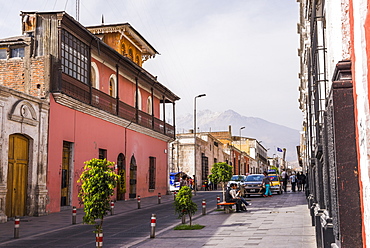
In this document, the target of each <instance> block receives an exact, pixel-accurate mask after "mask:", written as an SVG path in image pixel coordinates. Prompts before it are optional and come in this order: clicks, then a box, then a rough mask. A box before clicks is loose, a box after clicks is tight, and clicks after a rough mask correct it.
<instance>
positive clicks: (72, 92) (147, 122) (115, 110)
mask: <svg viewBox="0 0 370 248" xmlns="http://www.w3.org/2000/svg"><path fill="white" fill-rule="evenodd" d="M57 81H58V80H57ZM52 89H53V92H61V93H63V94H66V95H68V96H70V97H72V98H74V99H77V100H78V101H81V102H83V103H85V104H88V105H91V106H93V107H96V108H98V109H101V110H103V111H105V112H107V113H110V114H113V115H116V116H118V117H120V118H123V119H126V120H128V121H131V122H134V123H136V124H139V125H140V126H143V127H145V128H149V129H152V130H154V131H156V132H159V133H162V134H165V135H167V136H168V137H171V138H175V128H174V127H173V126H172V125H170V124H168V123H165V122H164V121H163V120H160V119H158V118H156V117H154V116H153V115H150V114H148V113H145V112H143V111H141V110H138V109H136V108H134V107H132V106H130V105H128V104H127V103H124V102H122V101H119V100H118V99H117V98H114V97H112V96H110V95H108V94H106V93H104V92H102V91H99V90H97V89H95V88H92V87H90V86H89V85H86V84H83V83H81V82H79V81H78V80H76V79H74V78H72V77H70V76H68V75H66V74H63V73H62V79H61V80H60V83H59V85H56V84H55V85H52Z"/></svg>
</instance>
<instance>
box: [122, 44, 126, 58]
mask: <svg viewBox="0 0 370 248" xmlns="http://www.w3.org/2000/svg"><path fill="white" fill-rule="evenodd" d="M121 54H122V55H123V56H126V46H125V44H124V43H122V44H121Z"/></svg>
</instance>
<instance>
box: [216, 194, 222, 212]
mask: <svg viewBox="0 0 370 248" xmlns="http://www.w3.org/2000/svg"><path fill="white" fill-rule="evenodd" d="M220 202H221V198H220V196H219V195H218V196H217V204H218V203H220ZM220 208H221V206H220V205H217V209H220Z"/></svg>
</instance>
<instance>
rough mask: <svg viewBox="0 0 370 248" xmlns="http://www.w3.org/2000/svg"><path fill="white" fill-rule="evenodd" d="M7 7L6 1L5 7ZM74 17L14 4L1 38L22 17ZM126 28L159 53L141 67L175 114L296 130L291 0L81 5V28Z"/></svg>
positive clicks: (70, 3)
mask: <svg viewBox="0 0 370 248" xmlns="http://www.w3.org/2000/svg"><path fill="white" fill-rule="evenodd" d="M3 1H4V0H3ZM60 10H65V11H66V12H67V13H68V14H70V15H71V16H73V17H76V0H32V1H26V0H11V1H7V2H6V4H3V5H2V7H1V8H0V38H5V37H10V36H17V35H20V34H21V22H20V16H19V13H20V11H60ZM102 15H104V22H105V24H113V23H126V22H128V23H130V24H131V25H132V26H133V27H134V28H135V29H136V30H137V31H138V32H140V33H141V35H142V36H143V37H144V38H145V39H146V40H147V41H148V42H149V43H150V44H151V45H152V46H153V47H154V48H155V49H156V50H157V51H158V52H159V53H160V55H157V56H156V57H155V58H154V59H151V60H150V61H147V62H146V63H144V68H145V69H146V70H148V71H149V72H150V73H151V74H153V75H156V76H158V81H159V82H161V83H162V84H164V85H165V86H166V87H168V88H169V89H170V90H172V91H173V92H174V93H175V94H177V95H178V96H179V97H180V98H181V100H180V101H178V102H177V104H176V106H177V107H176V111H177V115H183V114H187V113H193V103H194V97H195V96H197V95H199V94H203V93H205V94H207V96H206V97H204V98H201V99H198V100H197V110H199V111H200V110H203V109H209V110H211V111H213V112H222V111H226V110H229V109H232V110H234V111H236V112H238V113H239V114H241V115H244V116H248V117H259V118H262V119H265V120H267V121H270V122H274V123H277V124H281V125H284V126H288V127H291V128H294V129H298V130H300V126H301V123H302V114H301V112H300V110H299V109H298V97H299V94H298V84H299V81H298V78H297V74H298V70H299V60H298V56H297V48H298V35H297V33H296V30H297V29H296V27H297V24H296V23H297V22H298V4H297V2H296V1H295V0H223V1H221V0H80V12H79V21H80V22H81V23H82V24H83V25H85V26H90V25H99V24H101V19H102Z"/></svg>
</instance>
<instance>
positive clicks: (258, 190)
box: [244, 174, 264, 197]
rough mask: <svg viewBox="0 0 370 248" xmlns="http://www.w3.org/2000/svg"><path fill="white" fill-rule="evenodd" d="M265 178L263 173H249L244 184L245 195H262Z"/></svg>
mask: <svg viewBox="0 0 370 248" xmlns="http://www.w3.org/2000/svg"><path fill="white" fill-rule="evenodd" d="M263 178H264V175H263V174H251V175H248V176H247V178H246V180H245V184H244V189H245V196H247V197H250V195H262V194H263V193H264V189H263V187H262V179H263Z"/></svg>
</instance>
